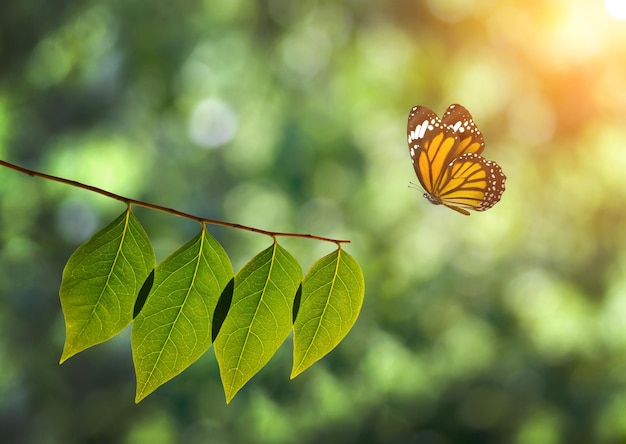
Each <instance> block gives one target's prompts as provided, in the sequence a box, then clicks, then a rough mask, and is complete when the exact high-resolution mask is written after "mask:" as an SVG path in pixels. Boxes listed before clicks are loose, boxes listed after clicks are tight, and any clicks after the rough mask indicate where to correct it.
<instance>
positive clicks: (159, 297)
mask: <svg viewBox="0 0 626 444" xmlns="http://www.w3.org/2000/svg"><path fill="white" fill-rule="evenodd" d="M232 276H233V268H232V265H231V263H230V260H229V259H228V256H227V255H226V252H225V251H224V249H223V248H222V246H221V245H220V244H219V243H218V242H217V241H216V240H215V239H214V238H213V236H211V235H210V234H209V233H207V232H206V229H205V227H204V226H203V227H202V231H201V232H200V233H199V234H198V235H197V236H196V237H194V238H193V239H192V240H190V241H189V242H187V243H186V244H185V245H183V246H182V247H181V248H180V249H178V250H177V251H176V252H174V253H172V254H171V255H170V256H169V257H168V258H166V259H164V260H163V262H161V263H160V264H159V265H157V267H156V269H155V273H154V284H153V286H152V290H151V292H150V294H149V295H148V298H147V300H146V302H145V305H144V306H143V308H142V309H141V311H140V312H139V314H138V315H137V317H136V318H135V322H134V323H133V331H132V350H133V362H134V363H135V374H136V376H137V392H136V396H135V402H139V401H141V400H142V399H143V398H145V397H146V396H148V395H149V394H150V393H152V392H153V391H154V390H156V389H157V388H158V387H159V386H160V385H162V384H164V383H165V382H167V381H169V380H170V379H172V378H173V377H174V376H176V375H178V374H179V373H180V372H182V371H183V370H185V369H186V368H187V367H189V366H190V365H191V364H192V363H193V362H195V361H196V360H197V359H198V358H199V357H200V356H202V354H204V352H206V351H207V349H208V348H209V347H210V346H211V340H212V336H211V333H212V330H211V325H212V322H213V312H214V311H215V306H216V305H217V301H218V299H219V297H220V294H221V292H222V290H223V289H224V288H225V287H226V285H227V284H228V282H229V281H230V280H231V279H232Z"/></svg>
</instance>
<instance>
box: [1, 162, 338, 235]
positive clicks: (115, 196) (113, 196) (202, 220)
mask: <svg viewBox="0 0 626 444" xmlns="http://www.w3.org/2000/svg"><path fill="white" fill-rule="evenodd" d="M0 165H2V166H5V167H7V168H10V169H12V170H15V171H18V172H20V173H23V174H27V175H29V176H32V177H40V178H42V179H47V180H51V181H53V182H60V183H63V184H66V185H70V186H73V187H76V188H82V189H83V190H88V191H93V192H94V193H98V194H101V195H103V196H106V197H110V198H111V199H115V200H119V201H120V202H124V203H125V204H126V205H128V206H131V205H136V206H138V207H144V208H150V209H152V210H156V211H162V212H164V213H169V214H173V215H174V216H179V217H184V218H186V219H191V220H195V221H197V222H199V223H201V224H204V223H207V224H211V225H220V226H223V227H230V228H237V229H239V230H246V231H252V232H254V233H259V234H265V235H266V236H271V237H277V236H282V237H302V238H306V239H316V240H319V241H324V242H332V243H334V244H337V245H340V244H347V243H349V242H350V241H349V240H343V239H332V238H329V237H322V236H315V235H314V234H304V233H282V232H279V231H268V230H261V229H260V228H254V227H249V226H247V225H241V224H235V223H232V222H224V221H221V220H215V219H207V218H205V217H200V216H195V215H193V214H189V213H185V212H183V211H178V210H175V209H173V208H168V207H164V206H161V205H156V204H153V203H150V202H143V201H141V200H135V199H130V198H128V197H124V196H120V195H119V194H115V193H111V192H110V191H107V190H103V189H102V188H98V187H94V186H91V185H86V184H84V183H81V182H77V181H75V180H69V179H64V178H62V177H57V176H52V175H50V174H45V173H40V172H39V171H34V170H29V169H28V168H24V167H21V166H18V165H14V164H12V163H9V162H5V161H4V160H1V159H0Z"/></svg>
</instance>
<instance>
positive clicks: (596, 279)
mask: <svg viewBox="0 0 626 444" xmlns="http://www.w3.org/2000/svg"><path fill="white" fill-rule="evenodd" d="M625 7H626V2H624V1H619V0H606V1H605V2H604V3H603V2H601V1H597V0H581V1H578V2H572V1H568V0H538V1H534V2H524V3H522V2H496V1H493V0H471V1H460V0H442V1H435V0H428V1H425V2H406V1H400V0H399V1H396V0H392V1H383V0H370V1H367V2H361V3H358V2H353V3H350V2H341V3H339V2H328V1H323V0H317V1H306V0H305V1H301V2H293V1H289V0H269V1H268V2H255V3H250V2H245V1H242V0H236V1H201V2H178V3H173V2H162V1H159V0H157V1H156V2H155V3H153V4H152V5H151V7H150V8H147V7H146V5H144V4H141V3H137V2H106V3H103V2H100V3H97V4H96V3H84V4H78V3H76V4H71V3H68V2H65V3H63V2H35V1H33V0H24V1H20V2H2V3H0V66H2V67H3V69H2V70H1V72H0V158H2V159H3V160H7V161H9V162H14V163H17V164H20V165H23V166H25V167H28V168H33V169H37V170H41V171H44V172H47V173H50V174H55V175H60V176H63V177H66V178H68V179H73V180H77V181H80V182H84V183H88V184H91V185H94V186H97V187H101V188H105V189H107V190H109V191H112V192H114V193H118V194H122V195H126V196H128V197H132V198H137V199H143V200H147V201H150V202H154V203H156V204H161V205H165V206H168V207H173V208H176V209H179V210H181V211H186V212H191V213H194V214H198V215H202V216H206V217H210V218H215V219H224V220H228V221H230V222H236V223H241V224H246V225H252V226H255V227H258V228H262V229H269V230H276V231H298V232H306V233H313V234H318V235H322V236H331V237H337V238H346V239H350V240H351V243H350V244H348V245H345V246H344V247H345V248H346V250H347V251H348V252H350V253H351V254H352V255H353V256H355V257H356V259H357V260H358V261H359V263H360V264H361V266H362V268H363V270H364V272H365V281H366V295H365V302H364V305H363V311H362V313H361V316H360V318H359V320H358V321H357V323H356V325H355V327H354V329H353V330H352V331H351V333H350V334H349V335H348V336H347V337H346V338H345V340H344V341H343V342H342V343H341V344H340V345H339V346H338V347H337V348H336V349H335V350H334V351H333V352H332V353H331V354H330V355H328V356H327V357H326V358H324V359H323V360H321V361H320V362H319V363H317V364H316V365H314V366H313V367H312V368H311V369H310V370H308V371H307V372H304V373H303V374H302V375H300V376H298V377H297V378H295V379H294V380H289V372H290V366H291V353H292V349H291V345H292V344H291V343H290V341H287V342H286V343H285V344H284V346H283V347H282V348H281V349H280V350H279V352H278V353H277V355H276V356H275V357H274V358H273V359H272V360H271V361H270V363H269V364H268V365H267V366H266V367H265V368H264V369H263V370H262V371H261V372H260V373H259V374H258V375H257V376H255V377H254V378H253V379H252V380H251V381H250V383H249V384H248V385H247V386H246V387H244V389H243V390H241V392H240V393H239V394H238V395H237V397H236V398H235V399H234V400H233V402H232V403H231V404H230V405H228V406H227V405H226V404H225V403H224V397H223V393H222V388H221V385H220V380H219V372H218V369H217V364H216V362H215V357H214V355H213V352H212V351H209V352H208V353H207V354H206V355H205V356H203V357H202V358H201V359H200V360H199V361H198V362H196V363H195V364H194V365H192V366H191V367H190V368H189V369H188V370H187V371H185V372H183V373H182V374H181V375H179V376H178V377H176V378H174V379H173V380H172V381H170V382H168V383H167V384H165V385H164V386H163V387H161V388H159V390H157V391H156V392H155V393H154V394H153V395H151V396H149V397H148V398H146V399H145V400H144V401H143V402H142V403H141V404H139V405H135V404H134V403H133V401H132V400H133V390H134V376H133V368H132V356H131V354H130V346H129V342H128V341H129V337H128V333H129V332H128V331H125V332H124V333H123V334H122V335H120V336H119V337H117V338H115V341H112V342H111V343H106V344H102V345H100V346H97V347H94V348H93V349H90V350H87V351H85V352H84V353H81V354H79V355H77V356H76V357H73V358H72V359H70V360H68V362H67V363H64V364H63V365H62V366H58V365H57V362H58V359H59V356H60V353H61V347H62V342H63V334H64V331H63V319H62V314H61V311H60V304H59V300H58V288H59V283H60V280H61V275H62V272H63V266H64V264H65V263H66V261H67V259H68V258H69V256H70V255H71V253H72V252H73V251H74V250H75V248H76V247H77V245H78V244H79V243H80V242H82V241H83V240H84V239H86V238H87V237H89V236H90V235H91V234H92V233H93V232H94V231H95V230H97V229H98V228H101V227H103V226H104V225H106V224H107V223H108V222H110V221H111V220H113V219H114V218H115V217H116V216H117V215H118V214H119V213H121V212H122V211H123V210H124V205H123V204H122V203H120V202H118V201H115V200H111V199H106V198H104V197H102V196H96V195H93V194H91V193H88V192H86V191H84V190H77V189H73V188H70V187H66V186H64V185H61V184H58V183H49V182H46V181H43V180H40V179H35V178H31V177H27V176H24V175H20V174H18V173H16V172H14V171H10V170H8V169H6V168H1V169H0V395H1V396H0V437H1V440H2V442H68V441H75V442H92V441H93V442H128V443H148V442H149V443H153V442H162V443H170V442H172V443H173V442H190V443H194V442H198V443H200V442H207V440H211V442H216V443H231V442H242V443H271V444H275V443H291V442H303V443H309V442H310V443H313V442H329V443H333V442H358V443H379V442H380V443H388V442H394V443H396V442H397V443H405V442H417V443H429V444H452V443H474V442H494V443H501V442H507V443H508V442H511V443H516V444H544V443H545V444H557V443H574V442H585V443H587V442H589V443H596V442H597V443H613V442H624V441H625V440H626V419H625V418H626V415H624V411H626V410H625V409H626V398H625V396H624V393H625V390H626V385H625V384H626V382H625V381H626V380H625V378H624V375H625V374H626V364H625V360H624V356H625V353H626V327H625V323H624V321H623V319H624V316H625V315H626V253H624V252H625V251H626V231H624V229H623V227H624V224H625V223H626V186H625V182H624V171H626V149H625V148H626V120H625V118H624V116H626V46H625V45H624V42H625V41H626V27H624V22H623V20H624V19H626V12H625ZM35 24H36V26H35ZM451 103H461V104H462V105H464V106H465V107H467V108H468V109H469V110H470V112H471V113H472V115H473V116H474V120H475V122H476V124H477V125H478V127H479V128H480V130H481V131H482V133H483V134H484V136H485V141H486V149H485V155H486V156H487V157H488V158H489V159H493V160H495V161H496V162H498V164H500V165H501V166H502V168H503V170H504V173H505V174H506V175H507V178H508V179H507V183H506V188H507V189H506V192H505V193H504V195H503V198H502V201H501V202H500V203H498V204H497V205H496V206H495V207H494V208H492V209H490V210H489V211H487V212H484V213H477V214H472V215H471V216H470V217H465V216H462V215H459V214H456V213H454V212H452V211H449V210H447V209H445V208H442V207H437V206H433V205H430V204H429V203H428V202H427V201H426V200H424V199H423V198H422V192H421V191H420V190H416V189H414V188H411V187H409V182H411V181H412V182H416V178H415V174H414V172H413V169H412V166H411V163H410V160H409V154H408V150H407V147H406V137H405V125H406V118H407V113H408V110H409V109H410V108H411V107H412V106H413V105H418V104H420V105H425V106H428V107H429V108H432V109H433V110H435V111H436V112H437V113H440V114H441V113H442V112H443V111H444V110H445V109H446V108H447V106H448V105H450V104H451ZM135 213H136V215H137V217H138V218H139V220H140V221H141V222H142V224H143V225H144V227H145V228H146V231H147V233H148V235H149V237H150V239H151V240H152V242H153V244H154V247H155V250H156V251H157V256H158V258H159V259H162V258H164V257H165V256H166V255H168V254H169V253H171V252H172V251H174V250H175V249H177V248H178V247H179V246H180V245H182V244H183V243H184V242H185V241H186V240H188V239H190V238H191V237H192V236H194V235H195V234H196V233H197V229H198V225H197V224H196V223H195V222H191V221H187V220H184V219H181V218H174V217H171V216H169V215H165V214H157V213H155V212H152V211H149V210H147V209H140V208H137V209H135ZM209 230H210V232H211V233H212V234H213V235H214V236H215V237H216V238H217V239H218V240H219V241H220V242H221V243H222V244H223V245H224V247H225V249H226V251H227V252H228V254H229V256H230V257H231V259H232V262H233V264H234V266H235V269H237V268H239V267H241V266H242V265H243V264H245V263H246V262H247V261H248V260H249V259H250V258H251V257H253V256H254V255H255V254H256V253H258V252H259V251H261V250H262V249H264V248H266V247H267V246H269V244H270V243H271V239H270V238H268V237H266V236H261V235H257V234H254V233H249V232H240V231H236V230H229V229H226V228H223V227H209ZM281 243H282V244H283V245H284V246H285V248H287V249H288V251H290V252H291V253H292V254H293V255H294V256H295V257H296V258H297V259H298V260H299V262H300V263H301V264H302V266H303V271H304V272H306V271H307V268H308V267H309V266H310V264H311V263H313V261H315V260H316V259H318V258H320V257H321V256H323V255H325V254H327V253H329V252H330V251H331V250H332V249H333V245H331V244H326V243H316V242H310V241H309V240H304V239H284V240H282V239H281Z"/></svg>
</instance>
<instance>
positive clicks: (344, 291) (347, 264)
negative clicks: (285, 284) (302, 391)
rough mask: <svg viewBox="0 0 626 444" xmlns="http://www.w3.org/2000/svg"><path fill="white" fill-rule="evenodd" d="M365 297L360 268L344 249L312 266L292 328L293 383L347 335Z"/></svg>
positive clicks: (306, 278) (305, 280)
mask: <svg viewBox="0 0 626 444" xmlns="http://www.w3.org/2000/svg"><path fill="white" fill-rule="evenodd" d="M364 293H365V282H364V280H363V272H362V271H361V267H360V266H359V264H358V263H357V261H356V260H355V259H354V258H353V257H352V256H350V255H349V254H348V253H346V252H345V251H344V250H342V249H341V248H339V249H338V250H336V251H335V252H333V253H331V254H329V255H328V256H325V257H323V258H322V259H320V260H319V261H317V262H316V263H315V264H313V266H312V267H311V269H310V270H309V272H308V273H307V275H306V276H305V278H304V280H303V281H302V297H301V301H300V308H299V310H298V314H297V317H296V321H295V323H294V327H293V328H294V334H293V348H294V349H293V369H292V371H291V378H292V379H293V378H295V377H296V376H298V375H299V374H300V373H302V372H303V371H304V370H306V369H307V368H309V367H310V366H311V365H313V364H314V363H315V362H317V361H318V360H320V359H321V358H322V357H324V356H325V355H326V354H328V353H329V352H330V351H331V350H332V349H333V348H335V347H336V346H337V344H339V343H340V342H341V340H342V339H343V338H344V337H345V336H346V335H347V334H348V332H349V331H350V329H351V328H352V326H353V325H354V323H355V322H356V319H357V317H358V316H359V311H360V310H361V305H362V304H363V295H364Z"/></svg>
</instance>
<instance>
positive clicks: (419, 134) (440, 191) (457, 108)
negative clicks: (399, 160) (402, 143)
mask: <svg viewBox="0 0 626 444" xmlns="http://www.w3.org/2000/svg"><path fill="white" fill-rule="evenodd" d="M406 132H407V140H408V142H409V154H410V155H411V162H412V163H413V168H414V169H415V174H417V178H418V180H419V181H420V184H421V185H422V188H424V197H425V198H426V199H428V200H429V201H430V202H431V203H433V204H435V205H445V206H446V207H448V208H450V209H452V210H454V211H458V212H459V213H461V214H465V215H467V216H469V214H470V213H469V211H467V210H474V211H485V210H488V209H489V208H491V207H493V206H494V205H495V204H496V203H498V202H499V201H500V198H501V197H502V193H504V182H505V181H506V176H505V175H504V174H503V173H502V168H500V166H499V165H498V164H497V163H495V162H493V161H491V160H487V159H485V158H484V157H482V156H481V155H480V154H481V153H482V152H483V150H484V149H485V140H484V139H483V135H482V133H481V132H480V131H479V130H478V128H477V127H476V125H475V124H474V121H473V120H472V116H471V115H470V113H469V111H467V110H466V109H465V108H464V107H462V106H461V105H450V106H449V107H448V109H447V110H446V112H445V113H444V115H443V117H442V118H441V119H440V118H439V117H438V116H437V115H436V114H435V113H434V112H433V111H431V110H430V109H428V108H426V107H424V106H414V107H413V108H411V111H410V112H409V121H408V124H407V131H406Z"/></svg>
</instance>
